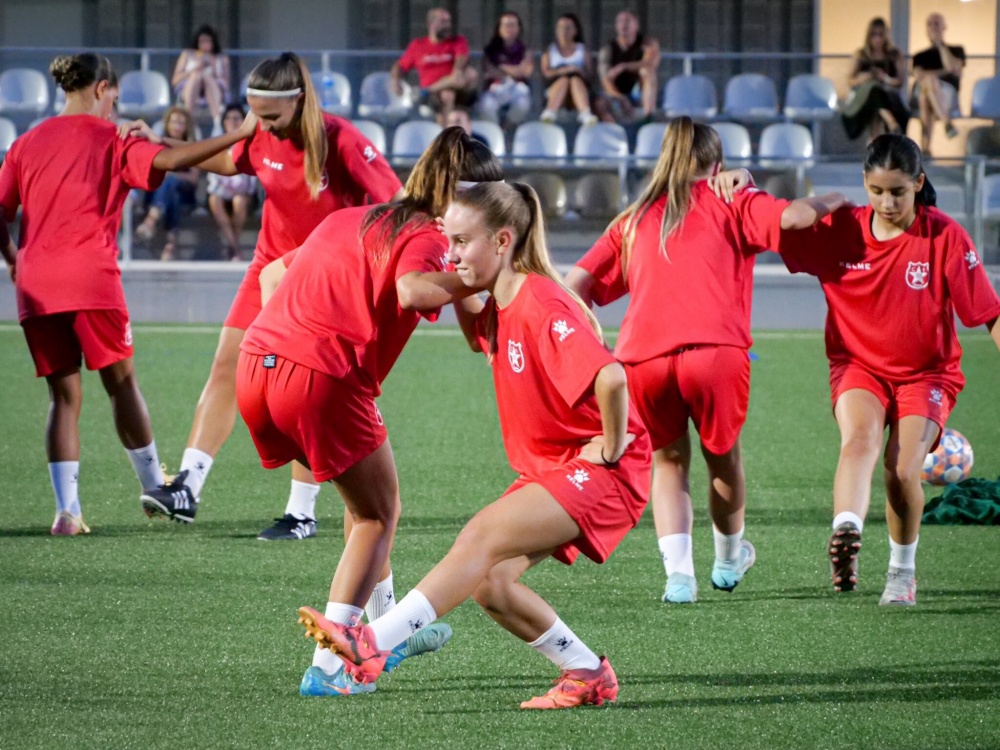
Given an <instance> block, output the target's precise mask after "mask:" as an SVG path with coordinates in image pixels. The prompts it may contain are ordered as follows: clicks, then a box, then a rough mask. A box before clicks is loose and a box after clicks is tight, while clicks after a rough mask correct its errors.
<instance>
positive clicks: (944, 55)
mask: <svg viewBox="0 0 1000 750" xmlns="http://www.w3.org/2000/svg"><path fill="white" fill-rule="evenodd" d="M947 28H948V27H947V25H946V24H945V22H944V16H942V15H941V14H940V13H931V14H930V15H929V16H927V38H928V39H930V41H931V46H930V47H928V48H927V49H925V50H924V51H922V52H918V53H917V54H915V55H914V56H913V77H914V78H916V83H914V84H913V95H912V96H911V98H910V108H911V109H917V110H918V111H919V113H920V125H921V133H920V150H921V151H923V152H924V156H925V157H926V156H930V147H931V133H932V132H933V129H934V123H935V122H936V121H937V120H941V122H943V123H944V132H945V135H947V136H948V137H949V138H954V137H955V136H956V135H958V130H957V129H956V128H955V125H954V123H952V121H951V112H952V110H953V109H954V108H955V103H956V102H957V100H958V84H959V83H960V82H961V79H962V68H964V67H965V48H964V47H961V46H955V47H953V46H951V45H948V44H945V41H944V32H945V30H946V29H947Z"/></svg>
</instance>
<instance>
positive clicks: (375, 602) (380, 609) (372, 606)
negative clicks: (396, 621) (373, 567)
mask: <svg viewBox="0 0 1000 750" xmlns="http://www.w3.org/2000/svg"><path fill="white" fill-rule="evenodd" d="M395 606H396V595H395V593H394V592H393V590H392V571H391V570H390V571H389V576H388V578H386V579H385V580H384V581H379V582H378V583H376V584H375V588H374V590H373V591H372V595H371V596H370V597H369V598H368V602H367V604H365V615H366V616H367V617H368V622H375V620H377V619H378V618H380V617H382V616H383V615H384V614H386V613H387V612H388V611H389V610H391V609H392V608H393V607H395Z"/></svg>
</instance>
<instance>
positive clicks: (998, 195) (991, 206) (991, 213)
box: [980, 174, 1000, 221]
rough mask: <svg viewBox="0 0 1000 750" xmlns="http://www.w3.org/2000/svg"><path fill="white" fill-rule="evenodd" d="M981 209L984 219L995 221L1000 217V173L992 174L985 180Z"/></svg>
mask: <svg viewBox="0 0 1000 750" xmlns="http://www.w3.org/2000/svg"><path fill="white" fill-rule="evenodd" d="M980 194H981V195H982V198H981V203H980V210H981V211H982V215H983V219H985V220H987V221H995V220H997V219H1000V174H991V175H987V177H986V178H985V179H984V180H983V185H982V192H981V193H980Z"/></svg>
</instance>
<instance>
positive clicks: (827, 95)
mask: <svg viewBox="0 0 1000 750" xmlns="http://www.w3.org/2000/svg"><path fill="white" fill-rule="evenodd" d="M836 113H837V87H836V86H835V85H834V84H833V81H831V80H830V79H829V78H824V77H823V76H816V75H798V76H792V78H791V79H789V81H788V87H787V88H786V89H785V116H786V117H789V118H792V119H809V120H829V119H831V118H832V117H833V116H834V115H835V114H836Z"/></svg>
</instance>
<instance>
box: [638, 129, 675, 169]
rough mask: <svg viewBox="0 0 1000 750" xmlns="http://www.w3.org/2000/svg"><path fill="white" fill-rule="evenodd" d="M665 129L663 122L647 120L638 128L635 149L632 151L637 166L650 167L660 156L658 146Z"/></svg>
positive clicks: (660, 144)
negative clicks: (647, 121)
mask: <svg viewBox="0 0 1000 750" xmlns="http://www.w3.org/2000/svg"><path fill="white" fill-rule="evenodd" d="M666 130H667V124H666V123H665V122H649V123H646V124H645V125H643V126H642V127H641V128H639V132H638V133H636V135H635V150H634V151H633V152H632V153H633V155H634V156H635V158H636V161H637V164H638V165H639V166H642V167H650V166H652V165H653V164H654V163H655V162H656V160H657V159H659V158H660V147H661V146H662V145H663V134H664V132H666Z"/></svg>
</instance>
